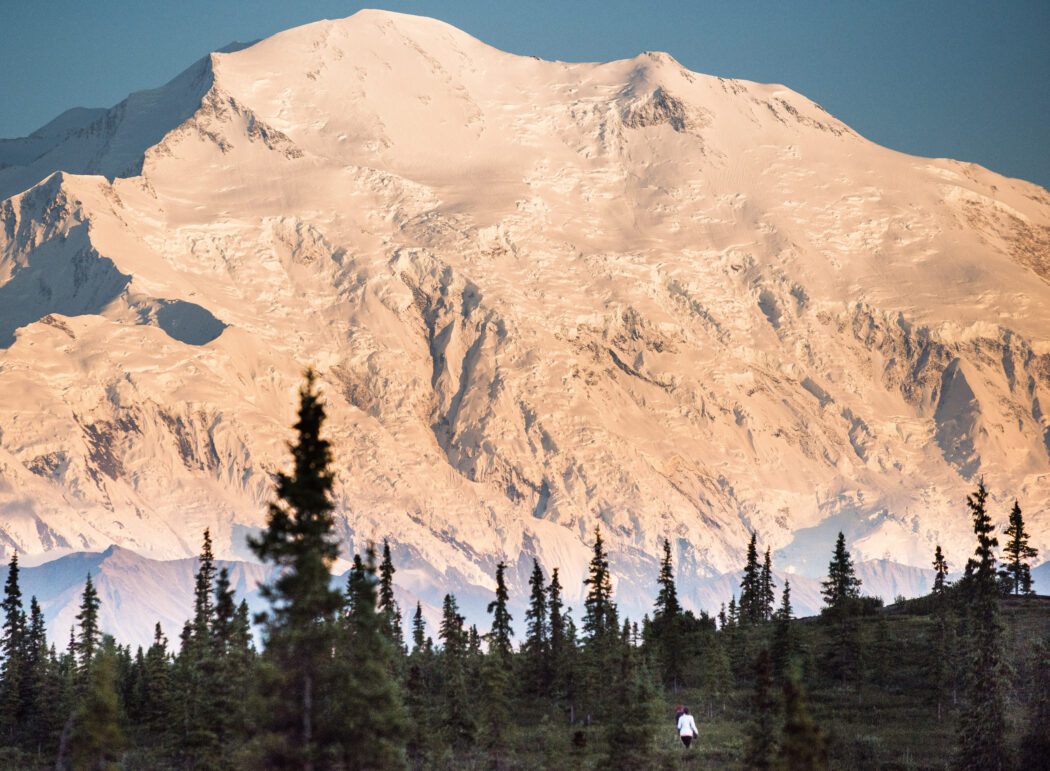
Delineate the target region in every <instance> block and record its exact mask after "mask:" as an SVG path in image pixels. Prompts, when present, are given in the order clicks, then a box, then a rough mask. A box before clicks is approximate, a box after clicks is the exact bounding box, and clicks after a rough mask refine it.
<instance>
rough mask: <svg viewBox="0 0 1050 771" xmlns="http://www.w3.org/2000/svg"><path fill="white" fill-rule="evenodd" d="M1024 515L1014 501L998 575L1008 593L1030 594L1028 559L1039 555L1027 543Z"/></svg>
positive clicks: (1029, 565) (1030, 578) (1037, 551)
mask: <svg viewBox="0 0 1050 771" xmlns="http://www.w3.org/2000/svg"><path fill="white" fill-rule="evenodd" d="M1029 537H1030V536H1029V535H1028V533H1027V532H1026V531H1025V524H1024V515H1023V514H1021V506H1020V504H1019V503H1018V502H1017V501H1014V507H1013V509H1012V510H1011V511H1010V525H1009V527H1007V529H1006V544H1005V545H1004V546H1003V566H1002V568H1001V569H1000V570H999V576H1000V579H1001V581H1002V584H1003V587H1004V589H1005V591H1006V592H1007V593H1009V594H1014V595H1022V594H1032V567H1031V564H1030V560H1033V559H1035V558H1036V557H1038V556H1039V550H1038V549H1035V548H1033V547H1031V546H1029V545H1028V539H1029Z"/></svg>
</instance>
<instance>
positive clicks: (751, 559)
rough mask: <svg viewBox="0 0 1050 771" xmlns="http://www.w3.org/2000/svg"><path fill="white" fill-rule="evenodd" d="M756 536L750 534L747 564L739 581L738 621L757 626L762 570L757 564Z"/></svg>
mask: <svg viewBox="0 0 1050 771" xmlns="http://www.w3.org/2000/svg"><path fill="white" fill-rule="evenodd" d="M756 539H757V536H756V535H755V533H751V540H750V541H749V542H748V544H747V562H746V563H745V564H744V577H743V578H742V579H741V580H740V603H739V605H738V606H737V607H738V609H739V614H740V616H739V620H740V623H741V624H757V623H758V622H759V621H761V620H762V609H763V599H762V569H761V568H760V567H759V564H758V546H757V543H756Z"/></svg>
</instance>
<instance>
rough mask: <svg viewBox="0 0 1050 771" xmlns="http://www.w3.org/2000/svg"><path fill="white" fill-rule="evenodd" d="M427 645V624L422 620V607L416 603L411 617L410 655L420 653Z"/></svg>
mask: <svg viewBox="0 0 1050 771" xmlns="http://www.w3.org/2000/svg"><path fill="white" fill-rule="evenodd" d="M426 643H427V622H426V621H425V620H424V619H423V605H422V604H421V603H419V602H416V612H415V614H413V616H412V653H422V652H423V650H424V649H425V648H426Z"/></svg>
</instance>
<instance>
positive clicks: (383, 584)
mask: <svg viewBox="0 0 1050 771" xmlns="http://www.w3.org/2000/svg"><path fill="white" fill-rule="evenodd" d="M395 572H397V571H396V569H395V568H394V560H393V558H392V557H391V555H390V544H389V543H388V542H387V540H386V539H385V538H384V539H383V560H382V562H380V564H379V613H380V615H381V616H382V618H383V634H385V635H386V636H387V639H388V640H390V642H391V643H392V644H393V646H394V649H395V650H396V651H397V653H398V657H400V655H401V653H403V652H404V648H405V635H404V632H403V631H402V629H401V609H400V608H399V607H398V604H397V600H396V599H394V573H395Z"/></svg>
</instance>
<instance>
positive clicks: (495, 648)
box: [485, 560, 514, 669]
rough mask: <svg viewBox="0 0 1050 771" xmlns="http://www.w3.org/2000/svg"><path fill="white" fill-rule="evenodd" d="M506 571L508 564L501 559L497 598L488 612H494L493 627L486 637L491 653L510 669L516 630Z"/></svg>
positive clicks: (498, 570)
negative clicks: (514, 628)
mask: <svg viewBox="0 0 1050 771" xmlns="http://www.w3.org/2000/svg"><path fill="white" fill-rule="evenodd" d="M506 571H507V565H506V563H504V562H503V561H502V560H501V561H500V562H499V564H498V565H496V599H494V600H493V601H492V602H490V603H489V605H488V612H489V613H491V614H492V629H491V630H490V631H489V633H488V634H487V635H485V637H486V639H487V640H488V644H489V655H493V656H496V657H497V658H498V659H499V660H500V663H501V664H502V665H504V666H505V667H507V668H508V669H509V668H510V664H511V655H512V654H513V652H514V646H513V644H512V642H511V640H512V639H513V637H514V630H513V629H512V628H511V625H510V622H511V621H512V620H513V619H512V618H511V615H510V610H509V609H508V607H507V605H508V602H509V600H510V595H509V594H508V592H507V582H506Z"/></svg>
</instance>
